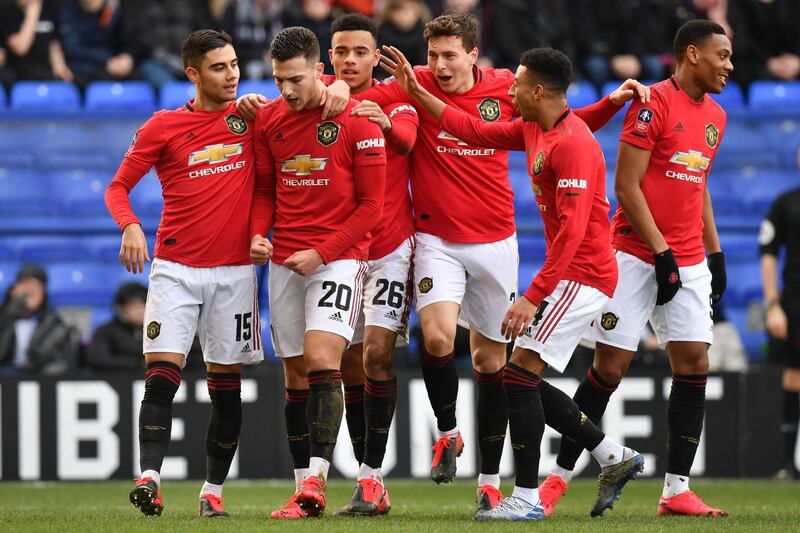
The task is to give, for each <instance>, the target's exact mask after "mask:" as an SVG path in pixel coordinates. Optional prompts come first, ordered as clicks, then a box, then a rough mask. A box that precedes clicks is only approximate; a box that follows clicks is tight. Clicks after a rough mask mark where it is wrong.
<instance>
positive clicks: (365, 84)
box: [350, 78, 372, 94]
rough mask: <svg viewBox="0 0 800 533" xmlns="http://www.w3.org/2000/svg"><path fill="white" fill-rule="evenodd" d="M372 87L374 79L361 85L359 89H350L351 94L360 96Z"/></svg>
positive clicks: (369, 79)
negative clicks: (359, 94)
mask: <svg viewBox="0 0 800 533" xmlns="http://www.w3.org/2000/svg"><path fill="white" fill-rule="evenodd" d="M370 87H372V78H368V79H367V81H365V82H364V83H362V84H361V85H359V86H358V87H350V94H358V93H363V92H364V91H366V90H367V89H369V88H370Z"/></svg>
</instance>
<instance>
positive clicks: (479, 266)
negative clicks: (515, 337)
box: [459, 235, 519, 344]
mask: <svg viewBox="0 0 800 533" xmlns="http://www.w3.org/2000/svg"><path fill="white" fill-rule="evenodd" d="M459 259H461V260H462V261H463V263H464V264H465V265H466V267H467V274H468V276H467V287H466V291H465V294H464V303H463V307H462V311H461V318H462V320H464V321H465V322H467V323H468V324H469V326H470V328H472V329H475V330H477V331H478V332H479V333H481V335H483V336H484V337H486V338H488V339H490V340H493V341H495V342H498V343H504V344H505V343H507V342H508V341H507V340H506V338H505V337H504V336H503V335H502V334H501V333H500V323H501V322H502V320H503V316H504V315H505V314H506V311H508V308H509V307H510V306H511V304H513V303H514V300H515V299H516V297H517V284H518V283H519V279H518V270H519V252H518V249H517V237H516V235H512V236H511V237H508V238H507V239H504V240H502V241H497V242H492V243H486V244H470V245H462V250H461V253H460V254H459Z"/></svg>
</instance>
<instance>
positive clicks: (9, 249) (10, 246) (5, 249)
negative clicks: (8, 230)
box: [0, 235, 17, 261]
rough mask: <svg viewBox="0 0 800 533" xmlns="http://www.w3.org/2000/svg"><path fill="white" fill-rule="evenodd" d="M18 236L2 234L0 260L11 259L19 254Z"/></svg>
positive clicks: (0, 237)
mask: <svg viewBox="0 0 800 533" xmlns="http://www.w3.org/2000/svg"><path fill="white" fill-rule="evenodd" d="M16 241H17V239H16V236H14V235H11V236H0V261H10V260H12V259H14V258H15V257H16V256H17V247H16Z"/></svg>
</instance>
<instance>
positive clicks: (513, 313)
mask: <svg viewBox="0 0 800 533" xmlns="http://www.w3.org/2000/svg"><path fill="white" fill-rule="evenodd" d="M535 314H536V306H535V305H534V304H533V302H531V301H530V300H528V298H526V297H525V295H522V296H520V297H519V298H518V299H517V301H516V302H514V303H513V304H511V307H509V308H508V311H506V315H505V316H504V317H503V323H502V324H501V325H500V333H501V334H502V335H503V336H504V337H505V338H506V339H516V338H517V337H521V336H522V334H523V333H525V331H526V330H527V329H528V326H529V325H530V323H531V320H533V315H535Z"/></svg>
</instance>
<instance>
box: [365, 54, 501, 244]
mask: <svg viewBox="0 0 800 533" xmlns="http://www.w3.org/2000/svg"><path fill="white" fill-rule="evenodd" d="M414 71H415V72H416V74H417V79H418V80H419V82H420V84H421V85H422V86H423V87H425V88H426V89H427V90H428V91H430V92H431V93H432V94H434V95H435V96H436V97H438V98H439V99H440V100H442V101H444V102H445V103H447V104H450V105H453V106H455V107H457V108H459V109H461V110H462V111H465V112H466V113H469V114H470V115H472V116H475V117H478V118H480V119H482V120H484V121H485V122H508V121H510V120H511V119H512V118H513V116H514V112H515V106H514V104H513V103H512V101H511V97H510V96H509V95H508V89H509V87H511V85H512V84H513V83H514V75H513V74H512V73H511V71H509V70H507V69H493V68H482V69H478V68H475V69H474V75H475V85H474V86H473V87H472V88H471V89H470V90H469V91H467V92H465V93H463V94H449V93H445V92H443V91H442V90H441V89H440V88H439V85H438V84H437V83H436V77H435V76H434V74H433V73H432V72H431V70H430V68H428V67H415V68H414ZM354 98H358V99H359V100H362V99H363V100H372V101H373V102H376V103H378V105H381V106H386V105H389V104H392V103H395V102H406V103H409V104H413V103H414V100H413V99H412V98H411V97H410V96H409V95H408V94H407V93H406V92H405V91H403V90H402V89H401V88H400V86H399V85H398V84H397V83H395V82H393V81H389V82H388V83H382V84H380V85H377V86H375V87H373V88H371V89H369V90H367V91H365V92H362V93H359V94H357V95H354ZM411 169H412V171H411V193H412V202H413V205H414V215H415V223H416V228H417V231H421V232H423V233H429V234H432V235H437V236H439V237H441V238H443V239H445V240H448V241H451V242H459V243H486V242H495V241H499V240H502V239H505V238H507V237H509V236H510V235H512V234H513V233H514V231H515V224H514V194H513V192H512V190H511V184H510V183H509V181H508V153H507V152H506V151H505V150H499V149H497V148H479V147H475V146H470V145H469V144H468V143H465V142H464V141H462V140H460V139H459V138H458V137H457V136H455V135H453V134H452V133H451V132H448V131H446V130H444V129H442V128H441V126H439V123H438V121H437V120H436V119H435V118H434V117H433V116H431V115H430V114H429V113H425V112H423V113H421V115H420V132H419V137H418V139H417V143H416V145H415V146H414V150H413V151H412V153H411Z"/></svg>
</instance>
